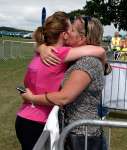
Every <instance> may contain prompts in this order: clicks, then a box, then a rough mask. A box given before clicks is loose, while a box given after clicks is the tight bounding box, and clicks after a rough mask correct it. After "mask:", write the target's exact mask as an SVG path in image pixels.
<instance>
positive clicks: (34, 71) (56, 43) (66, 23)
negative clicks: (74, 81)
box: [15, 12, 105, 150]
mask: <svg viewBox="0 0 127 150" xmlns="http://www.w3.org/2000/svg"><path fill="white" fill-rule="evenodd" d="M34 36H35V39H36V41H37V46H39V45H41V44H43V43H45V44H46V45H47V46H53V47H55V54H56V55H57V57H59V58H60V59H61V60H62V62H61V63H59V64H58V65H56V66H50V67H48V66H47V65H45V64H44V63H43V62H42V61H41V58H40V55H39V53H36V54H35V56H34V57H33V58H32V60H31V62H30V64H29V65H28V69H27V72H26V75H25V78H24V85H25V87H26V88H29V89H30V90H31V91H32V93H33V94H35V95H38V94H44V93H46V92H55V91H58V90H59V89H60V84H61V82H62V80H63V78H64V73H65V71H66V70H67V68H68V64H67V62H68V61H72V60H76V59H77V58H79V57H81V56H84V55H90V54H91V55H95V56H98V57H100V58H104V56H105V51H104V49H103V48H101V47H100V46H99V45H98V46H92V45H91V46H81V47H77V48H71V47H66V46H65V45H69V42H70V43H71V44H72V43H75V42H77V43H78V44H79V45H80V43H81V42H85V41H84V40H85V39H84V38H83V36H81V35H80V34H78V32H77V30H75V28H72V25H71V23H70V20H69V18H68V16H67V15H66V13H64V12H56V13H54V14H53V15H51V16H49V17H48V18H47V19H46V22H45V23H44V26H43V27H38V28H37V30H36V32H35V34H34ZM74 41H75V42H74ZM71 44H70V45H71ZM51 110H52V105H39V104H33V103H32V102H26V101H24V102H23V104H22V106H21V107H20V108H19V110H18V112H17V117H16V123H15V128H16V135H17V137H18V139H19V141H20V143H21V146H22V150H32V148H33V146H34V145H35V143H36V141H37V139H38V138H39V136H40V135H41V133H42V131H43V128H44V125H45V123H46V120H47V118H48V115H49V113H50V111H51Z"/></svg>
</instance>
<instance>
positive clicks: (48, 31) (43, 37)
mask: <svg viewBox="0 0 127 150" xmlns="http://www.w3.org/2000/svg"><path fill="white" fill-rule="evenodd" d="M68 20H69V19H68V16H67V14H66V13H64V12H61V11H58V12H55V13H54V14H53V15H51V16H49V17H48V18H47V19H46V21H45V23H44V26H43V27H38V28H37V29H36V31H35V33H34V39H35V41H36V42H37V45H41V44H43V43H45V44H46V45H52V44H56V43H57V41H58V39H59V36H60V34H61V33H62V32H66V31H67V30H68V27H69V23H68Z"/></svg>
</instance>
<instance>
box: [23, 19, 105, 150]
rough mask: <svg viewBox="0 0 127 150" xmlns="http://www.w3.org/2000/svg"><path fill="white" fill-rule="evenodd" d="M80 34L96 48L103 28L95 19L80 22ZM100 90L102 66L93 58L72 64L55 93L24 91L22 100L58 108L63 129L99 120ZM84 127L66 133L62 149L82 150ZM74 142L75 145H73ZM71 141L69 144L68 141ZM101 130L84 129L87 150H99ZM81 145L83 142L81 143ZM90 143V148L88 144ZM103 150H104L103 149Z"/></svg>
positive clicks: (102, 81) (82, 59) (82, 58)
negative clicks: (82, 24) (86, 137)
mask: <svg viewBox="0 0 127 150" xmlns="http://www.w3.org/2000/svg"><path fill="white" fill-rule="evenodd" d="M84 27H85V30H84V34H85V37H86V39H87V40H86V41H87V43H88V44H91V45H98V46H99V45H100V44H101V39H102V35H103V27H102V25H101V23H100V21H99V20H98V19H96V18H91V17H86V18H84ZM103 86H104V69H103V64H102V62H101V61H100V60H99V59H98V58H96V57H89V56H85V57H81V58H79V59H78V60H77V61H75V62H74V63H73V64H72V65H71V66H70V67H69V69H68V70H67V71H66V73H65V77H64V81H63V85H62V88H61V90H60V91H58V92H48V93H47V92H46V93H44V94H33V93H32V92H31V91H30V90H29V89H28V88H27V89H26V91H27V92H26V93H24V94H22V95H21V96H22V98H23V100H24V101H26V102H32V103H34V104H39V105H47V106H53V105H59V106H62V109H61V110H60V124H61V122H62V121H61V120H62V119H63V118H62V116H61V112H62V113H64V126H67V125H68V124H70V123H72V122H73V121H76V120H79V119H92V120H94V119H99V116H98V108H97V106H98V105H99V104H100V100H101V97H102V89H103ZM84 128H85V126H82V127H79V128H76V129H74V130H73V131H72V133H70V135H69V141H70V142H67V143H66V148H65V149H67V147H69V148H70V149H71V150H77V149H78V150H83V149H84V140H83V139H84V138H85V137H84V136H85V131H84ZM74 138H75V141H76V143H75V142H73V141H74ZM72 139H73V140H72ZM102 140H103V138H102V134H101V129H100V128H99V127H89V128H88V150H103V148H104V147H103V142H102ZM81 141H83V142H81ZM91 143H92V144H91ZM105 149H106V147H105Z"/></svg>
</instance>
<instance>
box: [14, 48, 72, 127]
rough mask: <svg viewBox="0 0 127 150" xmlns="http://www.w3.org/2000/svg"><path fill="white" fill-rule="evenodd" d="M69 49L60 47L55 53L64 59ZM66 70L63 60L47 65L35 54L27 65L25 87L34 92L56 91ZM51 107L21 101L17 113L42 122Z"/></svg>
mask: <svg viewBox="0 0 127 150" xmlns="http://www.w3.org/2000/svg"><path fill="white" fill-rule="evenodd" d="M69 50H70V47H61V48H58V49H57V53H55V54H56V55H57V56H58V57H59V58H61V60H64V59H65V57H66V55H67V54H68V51H69ZM66 70H67V64H65V63H64V62H63V61H62V62H61V63H60V64H58V65H55V66H50V67H49V66H46V65H45V64H44V63H43V62H42V60H41V58H40V55H39V54H36V55H35V56H34V57H33V59H32V61H31V63H30V64H29V65H28V69H27V72H26V75H25V79H24V84H25V87H27V88H29V89H30V90H31V91H32V92H33V93H34V94H43V93H45V92H53V91H58V90H59V88H60V84H61V82H62V80H63V78H64V72H65V71H66ZM51 109H52V107H51V106H45V105H34V106H33V105H32V104H31V103H23V104H22V106H21V107H20V109H19V111H18V113H17V115H18V116H20V117H23V118H25V119H29V120H32V121H37V122H40V123H42V124H44V123H45V122H46V120H47V117H48V115H49V113H50V111H51Z"/></svg>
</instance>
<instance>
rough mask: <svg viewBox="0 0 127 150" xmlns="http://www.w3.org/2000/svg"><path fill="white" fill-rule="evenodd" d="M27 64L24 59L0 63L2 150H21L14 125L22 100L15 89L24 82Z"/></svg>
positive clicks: (0, 147)
mask: <svg viewBox="0 0 127 150" xmlns="http://www.w3.org/2000/svg"><path fill="white" fill-rule="evenodd" d="M27 62H28V60H24V59H16V60H7V61H0V101H1V105H0V150H20V146H19V144H18V141H17V139H16V136H15V130H14V124H15V116H16V111H17V109H18V107H19V105H20V103H21V99H20V97H19V95H18V93H17V91H16V89H15V87H16V85H19V84H21V83H22V82H23V81H22V80H23V75H24V71H25V69H26V64H27Z"/></svg>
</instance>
